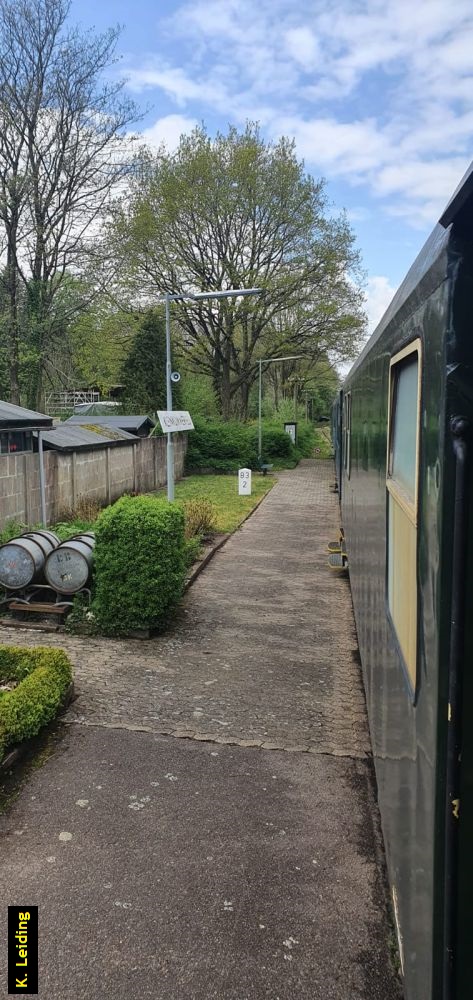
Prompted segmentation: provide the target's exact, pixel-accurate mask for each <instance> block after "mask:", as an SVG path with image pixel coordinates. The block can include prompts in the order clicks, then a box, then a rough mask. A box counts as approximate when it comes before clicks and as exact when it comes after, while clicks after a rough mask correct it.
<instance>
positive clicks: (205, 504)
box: [183, 497, 217, 539]
mask: <svg viewBox="0 0 473 1000" xmlns="http://www.w3.org/2000/svg"><path fill="white" fill-rule="evenodd" d="M183 508H184V518H185V537H186V539H189V538H194V537H195V536H196V535H197V536H200V537H201V538H205V536H206V535H210V534H211V533H212V532H213V531H215V528H216V526H217V510H216V507H215V504H213V503H212V501H211V500H209V499H208V498H207V497H195V499H192V500H185V502H184V504H183Z"/></svg>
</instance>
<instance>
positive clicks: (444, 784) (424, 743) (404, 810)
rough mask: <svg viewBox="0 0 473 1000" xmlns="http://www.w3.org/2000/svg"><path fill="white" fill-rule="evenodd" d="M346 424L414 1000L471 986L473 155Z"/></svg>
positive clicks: (380, 756)
mask: <svg viewBox="0 0 473 1000" xmlns="http://www.w3.org/2000/svg"><path fill="white" fill-rule="evenodd" d="M332 426H333V431H334V438H335V441H334V443H335V452H336V460H337V461H336V464H337V477H338V480H339V491H340V499H341V512H342V524H343V529H344V534H345V546H346V552H347V556H348V566H349V572H350V581H351V588H352V594H353V605H354V610H355V618H356V625H357V630H358V638H359V646H360V653H361V661H362V669H363V678H364V684H365V690H366V699H367V707H368V715H369V720H370V729H371V738H372V745H373V754H374V760H375V766H376V775H377V783H378V793H379V804H380V810H381V818H382V826H383V834H384V840H385V845H386V855H387V863H388V873H389V879H390V885H391V890H392V897H393V908H394V913H395V920H396V924H397V929H398V937H399V942H400V952H401V962H402V969H403V976H404V985H405V994H406V997H407V1000H471V998H472V997H473V459H472V451H473V166H472V168H470V171H469V172H468V174H467V175H466V177H465V178H464V179H463V181H462V183H461V185H460V186H459V188H458V190H457V191H456V192H455V195H454V196H453V198H452V199H451V201H450V203H449V205H448V206H447V208H446V210H445V212H444V213H443V215H442V217H441V220H440V222H439V223H438V225H437V226H436V227H435V229H434V231H433V233H432V235H431V236H430V238H429V240H428V241H427V243H426V245H425V247H424V249H423V250H422V252H421V253H420V255H419V257H418V258H417V260H416V261H415V263H414V265H413V267H412V268H411V270H410V271H409V273H408V275H407V277H406V279H405V281H404V282H403V284H402V285H401V287H400V289H399V291H398V292H397V294H396V296H395V298H394V300H393V302H392V304H391V306H390V307H389V309H388V311H387V313H386V315H385V316H384V317H383V319H382V321H381V323H380V324H379V326H378V328H377V329H376V331H375V333H374V334H373V336H372V337H371V340H370V341H369V342H368V344H367V345H366V347H365V349H364V351H363V353H362V355H361V356H360V358H359V359H358V361H357V362H356V364H355V365H354V367H353V369H352V370H351V372H350V373H349V375H348V376H347V378H346V380H345V383H344V386H343V390H342V393H341V396H340V398H339V399H338V400H337V402H336V404H335V407H334V419H333V425H332Z"/></svg>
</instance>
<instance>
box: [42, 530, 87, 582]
mask: <svg viewBox="0 0 473 1000" xmlns="http://www.w3.org/2000/svg"><path fill="white" fill-rule="evenodd" d="M94 545H95V535H94V533H93V532H92V531H85V532H84V534H83V535H75V536H74V538H68V540H67V542H61V545H58V546H57V548H56V549H54V552H51V553H50V555H49V556H48V558H47V560H46V565H45V567H44V575H45V577H46V580H47V581H48V583H49V586H50V587H52V588H53V590H56V591H57V592H58V593H59V594H75V593H77V591H78V590H82V589H83V587H86V586H87V583H88V582H89V580H90V576H91V573H92V561H93V550H94Z"/></svg>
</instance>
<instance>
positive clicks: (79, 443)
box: [41, 421, 138, 451]
mask: <svg viewBox="0 0 473 1000" xmlns="http://www.w3.org/2000/svg"><path fill="white" fill-rule="evenodd" d="M108 430H109V433H108V434H107V428H104V433H100V432H99V431H94V430H92V429H91V426H87V427H82V426H80V425H73V426H72V427H71V425H70V424H68V422H67V421H66V423H64V424H59V426H58V427H55V428H54V430H51V431H49V430H48V431H43V433H42V435H41V436H42V439H43V445H44V446H45V447H46V448H51V449H53V450H54V451H79V450H80V449H84V450H86V449H87V448H89V449H90V448H104V447H106V446H107V445H108V446H111V445H117V444H125V443H128V442H129V441H137V440H138V439H137V437H136V436H135V435H134V434H129V433H128V432H127V431H122V430H120V429H115V428H108Z"/></svg>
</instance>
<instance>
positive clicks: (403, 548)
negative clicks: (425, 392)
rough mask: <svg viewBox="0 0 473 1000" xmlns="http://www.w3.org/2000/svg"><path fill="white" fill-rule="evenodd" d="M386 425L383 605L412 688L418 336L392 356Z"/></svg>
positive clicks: (417, 434)
mask: <svg viewBox="0 0 473 1000" xmlns="http://www.w3.org/2000/svg"><path fill="white" fill-rule="evenodd" d="M389 382H390V385H389V398H390V408H389V410H390V412H389V429H388V462H387V478H386V486H387V491H388V552H387V556H388V574H387V583H388V606H389V611H390V614H391V618H392V622H393V625H394V628H395V630H396V635H397V638H398V642H399V645H400V648H401V652H402V655H403V658H404V663H405V666H406V669H407V673H408V676H409V679H410V682H411V684H412V687H413V688H414V689H415V686H416V672H417V488H418V487H417V478H418V474H417V467H418V458H419V422H420V341H419V340H416V341H415V342H414V343H413V344H409V346H408V347H406V348H405V349H404V350H403V351H401V352H400V353H399V354H397V355H396V357H394V358H393V359H392V361H391V368H390V380H389Z"/></svg>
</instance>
